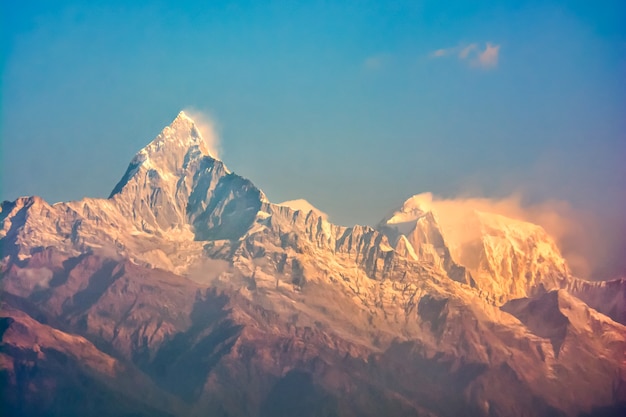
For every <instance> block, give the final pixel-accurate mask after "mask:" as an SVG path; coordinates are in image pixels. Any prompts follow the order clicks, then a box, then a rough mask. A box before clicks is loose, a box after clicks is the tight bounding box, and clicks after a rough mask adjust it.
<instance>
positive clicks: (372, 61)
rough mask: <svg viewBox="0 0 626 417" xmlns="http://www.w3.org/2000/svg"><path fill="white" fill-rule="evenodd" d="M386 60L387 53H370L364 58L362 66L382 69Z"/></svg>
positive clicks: (376, 69) (370, 68)
mask: <svg viewBox="0 0 626 417" xmlns="http://www.w3.org/2000/svg"><path fill="white" fill-rule="evenodd" d="M388 61H389V55H387V54H377V55H372V56H368V57H367V58H365V61H363V67H364V68H365V69H367V70H369V71H378V70H380V69H382V68H383V67H384V66H385V64H387V62H388Z"/></svg>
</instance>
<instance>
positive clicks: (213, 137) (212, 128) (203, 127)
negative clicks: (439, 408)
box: [184, 107, 222, 159]
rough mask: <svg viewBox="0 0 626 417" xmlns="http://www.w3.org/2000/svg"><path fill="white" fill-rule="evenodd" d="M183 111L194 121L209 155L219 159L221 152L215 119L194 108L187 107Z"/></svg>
mask: <svg viewBox="0 0 626 417" xmlns="http://www.w3.org/2000/svg"><path fill="white" fill-rule="evenodd" d="M184 111H185V113H186V114H187V115H188V116H189V117H190V118H191V119H192V120H193V121H194V123H195V125H196V128H197V129H198V130H199V131H200V135H201V136H202V138H203V139H204V142H205V143H206V145H207V148H208V150H209V153H210V154H211V156H212V157H213V158H217V159H219V158H220V157H221V153H222V146H221V142H220V137H219V134H218V129H217V123H216V122H215V119H214V118H213V117H211V116H210V115H209V114H207V113H206V112H202V111H200V110H197V109H194V108H189V107H187V108H185V110H184Z"/></svg>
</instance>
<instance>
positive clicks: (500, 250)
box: [0, 113, 626, 416]
mask: <svg viewBox="0 0 626 417" xmlns="http://www.w3.org/2000/svg"><path fill="white" fill-rule="evenodd" d="M290 205H291V206H292V207H305V210H294V209H293V208H291V207H289V206H290ZM290 205H289V204H288V205H276V204H272V203H270V202H269V201H267V199H266V198H265V196H264V194H263V193H262V192H261V191H260V190H259V189H258V188H256V187H255V186H254V185H253V184H252V183H251V182H250V181H248V180H246V179H244V178H242V177H240V176H238V175H236V174H234V173H231V172H230V171H229V170H228V169H227V168H226V167H225V166H224V164H223V163H222V162H221V161H219V160H217V159H214V158H213V157H212V156H211V155H210V154H209V153H208V152H207V148H206V146H205V144H204V142H203V139H202V138H201V136H200V134H199V133H198V131H197V129H196V128H195V125H194V123H193V121H192V120H191V119H189V118H188V117H187V116H185V115H184V114H182V113H181V115H179V116H178V117H177V118H176V120H174V122H173V123H172V125H170V126H168V127H166V128H165V129H164V130H163V132H162V133H161V134H160V135H159V136H157V138H156V139H155V140H154V141H153V142H152V143H150V144H149V145H148V146H147V147H146V148H144V149H143V150H141V151H140V152H139V153H138V154H137V155H136V156H135V158H134V159H133V160H132V161H131V164H130V165H129V168H128V170H127V172H126V173H125V174H124V176H123V177H122V179H121V180H120V182H119V183H118V184H117V186H116V187H115V188H114V190H113V192H112V193H111V196H110V197H109V198H108V199H84V200H81V201H74V202H69V203H58V204H54V205H49V204H47V203H46V202H45V201H43V200H41V199H39V198H36V197H31V198H22V199H18V200H17V201H15V202H4V203H3V204H2V207H1V211H0V222H1V223H0V226H1V230H0V245H1V258H2V260H1V263H0V268H1V270H0V271H1V273H2V281H1V282H2V303H3V304H2V317H3V318H2V320H3V321H2V323H3V324H2V326H3V327H2V329H4V331H3V336H2V345H1V346H2V349H1V350H0V358H1V359H2V361H1V366H2V371H1V372H2V373H1V375H2V377H3V378H4V380H3V382H5V383H6V384H3V386H5V387H6V388H5V397H4V398H6V399H7V400H5V401H6V402H7V404H10V405H11V407H13V409H14V410H16V414H17V415H20V413H21V415H43V413H44V408H43V407H42V408H38V409H36V408H32V409H30V408H29V409H26V408H23V405H24V404H25V402H28V403H32V402H36V401H40V400H41V399H42V398H44V397H42V396H44V394H43V391H44V389H43V388H42V387H44V386H45V387H51V386H54V387H56V388H55V389H57V391H58V392H66V390H69V389H71V387H73V386H75V385H76V386H78V385H80V384H82V388H81V390H80V391H79V394H77V395H76V398H75V400H76V402H75V403H73V405H72V406H71V407H70V406H69V405H67V404H65V403H64V402H62V401H57V402H54V401H53V402H50V403H46V402H43V403H41V404H52V405H50V407H46V408H48V409H54V410H58V415H72V414H74V415H79V414H80V415H89V414H94V415H95V414H96V412H97V410H98V409H99V408H98V407H99V405H98V404H101V403H102V402H103V401H109V400H110V399H111V398H115V399H116V401H118V403H119V404H120V405H119V408H117V409H111V410H109V411H106V410H105V414H107V413H108V414H109V415H120V414H123V413H127V414H129V415H130V414H133V415H155V414H156V415H159V413H161V414H163V415H206V414H210V415H230V416H257V415H259V416H270V415H271V416H274V415H295V414H301V415H341V416H343V415H345V416H353V415H364V416H368V415H370V416H378V415H407V416H408V415H430V416H455V415H460V414H464V415H476V416H492V415H520V416H521V415H578V414H580V413H587V412H592V411H594V410H599V409H601V408H603V409H604V410H605V411H607V410H608V411H607V412H611V410H613V411H615V412H618V411H619V410H620V409H619V407H621V406H622V405H621V404H624V401H626V388H625V387H626V384H625V381H626V368H625V365H624V352H625V349H626V328H625V327H624V326H623V323H624V313H623V312H624V281H623V280H622V281H615V282H612V283H588V282H584V281H581V280H577V279H575V278H573V277H571V276H570V275H569V272H568V269H567V267H566V265H565V262H564V261H563V259H562V257H561V256H560V254H559V252H558V249H557V248H556V246H555V244H554V242H553V241H552V240H551V239H550V237H549V236H548V235H547V234H546V233H545V231H543V230H542V229H541V228H540V227H538V226H535V225H531V224H528V223H523V222H519V221H516V220H513V219H507V218H504V217H502V216H498V215H495V214H488V213H478V212H477V213H474V217H473V218H472V219H468V222H471V224H472V227H474V228H475V229H476V230H477V231H478V233H477V234H476V237H475V238H474V239H473V240H469V241H464V242H462V244H461V243H460V242H454V241H452V240H451V239H450V238H449V237H448V236H446V233H444V232H443V231H442V229H441V227H440V226H439V223H438V220H437V213H436V212H433V211H432V210H430V208H429V207H428V205H427V202H425V201H424V200H423V199H422V198H421V197H420V196H416V197H414V198H412V199H410V200H408V201H407V203H405V204H404V205H403V207H402V208H400V209H399V210H397V211H395V212H394V213H393V214H392V215H391V216H388V217H387V218H386V219H385V220H383V221H382V222H381V223H380V224H379V225H378V226H377V227H376V228H371V227H367V226H354V227H350V228H346V227H341V226H337V225H333V224H332V223H330V222H328V221H327V219H326V217H325V215H324V214H323V213H322V212H320V211H319V210H316V209H314V208H310V207H309V205H303V204H299V205H297V206H294V205H293V204H290ZM576 297H578V298H576ZM581 300H582V301H581ZM605 314H606V315H605ZM620 323H621V324H620ZM42 352H43V353H42ZM39 370H41V372H40V371H39ZM49 370H50V371H49ZM51 370H53V371H51ZM81 381H83V382H84V381H89V383H87V384H84V383H82V382H81ZM57 391H54V392H57ZM137 392H139V393H143V392H145V393H146V396H148V397H149V398H157V399H158V400H156V399H155V400H154V401H152V400H150V401H145V400H142V399H141V398H143V397H138V396H137V395H136V393H137ZM45 398H48V397H45ZM26 399H28V401H27V400H26ZM46 401H52V400H49V399H48V400H46ZM20 407H22V408H20ZM64 407H65V408H64ZM107 410H108V409H107ZM55 412H56V411H55ZM98 415H102V414H98Z"/></svg>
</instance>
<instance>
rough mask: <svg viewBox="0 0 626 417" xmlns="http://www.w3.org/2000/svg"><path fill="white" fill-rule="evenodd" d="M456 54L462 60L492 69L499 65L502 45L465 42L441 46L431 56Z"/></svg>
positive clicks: (474, 65)
mask: <svg viewBox="0 0 626 417" xmlns="http://www.w3.org/2000/svg"><path fill="white" fill-rule="evenodd" d="M450 56H456V57H457V58H458V59H459V60H460V61H463V62H466V63H468V64H469V65H470V66H473V67H478V68H483V69H490V68H495V67H497V66H498V59H499V56H500V45H496V44H492V43H491V42H487V43H485V45H484V46H481V45H480V44H478V43H470V44H463V45H458V46H453V47H451V48H441V49H437V50H435V51H433V52H431V53H430V57H431V58H435V59H436V58H445V57H450Z"/></svg>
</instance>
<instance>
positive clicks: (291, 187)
mask: <svg viewBox="0 0 626 417" xmlns="http://www.w3.org/2000/svg"><path fill="white" fill-rule="evenodd" d="M1 2H2V3H1V4H2V13H1V15H2V22H1V26H2V28H1V29H0V30H1V31H2V38H1V42H2V86H1V87H2V130H1V134H2V169H1V173H2V188H1V190H0V199H2V200H4V199H15V198H16V197H18V196H20V195H32V194H37V195H40V196H42V197H44V198H45V199H46V200H48V201H50V202H55V201H62V200H69V199H79V198H82V197H83V196H91V197H105V196H107V195H108V194H109V192H110V191H111V189H112V188H113V186H114V185H115V183H116V182H117V181H118V179H119V178H120V177H121V176H122V174H123V173H124V170H125V169H126V166H127V164H128V162H129V161H130V159H131V158H132V157H133V155H134V153H135V152H136V151H137V150H139V149H140V148H141V147H142V146H144V145H145V144H146V143H148V142H149V141H150V140H151V139H152V138H153V137H154V136H155V135H156V134H157V133H158V132H159V131H160V130H161V128H162V127H164V126H165V125H167V124H169V122H170V121H171V120H172V119H173V118H174V117H175V116H176V114H177V113H178V112H179V111H180V110H181V109H183V108H190V107H191V108H194V109H196V110H199V111H203V112H206V113H208V114H210V115H211V117H212V118H213V119H214V120H215V121H216V123H217V124H218V126H219V132H220V136H221V148H222V151H223V152H222V159H223V160H224V161H225V163H226V164H227V166H228V167H229V168H230V169H231V170H234V171H235V172H237V173H239V174H242V175H244V176H246V177H248V178H250V179H251V180H252V181H253V182H254V183H255V184H256V185H257V186H259V187H260V188H261V189H263V190H264V191H265V192H266V194H267V195H268V197H269V198H270V199H271V200H272V201H275V202H279V201H283V200H290V199H296V198H301V197H304V198H306V199H308V200H309V201H311V202H312V203H313V204H314V205H316V206H318V207H319V208H320V209H321V210H323V211H325V212H327V213H328V214H329V215H330V217H331V220H334V221H336V222H338V223H341V224H354V223H369V224H372V223H375V222H377V221H378V220H379V219H380V218H382V217H383V216H384V215H385V214H386V213H387V212H388V210H390V209H391V208H393V207H394V206H396V205H399V204H400V203H401V202H402V201H403V200H404V199H406V198H407V197H409V196H410V195H412V194H416V193H419V192H423V191H432V192H434V193H436V194H439V195H443V196H448V197H449V196H455V195H459V194H462V195H470V196H486V197H503V196H507V195H509V194H511V193H512V192H521V193H522V194H523V195H524V197H525V199H526V200H528V201H542V200H545V199H558V200H565V201H567V202H569V203H571V204H572V205H574V206H576V207H581V208H584V209H588V210H592V211H594V212H595V213H598V215H601V216H604V217H606V218H610V219H617V218H623V214H622V213H624V212H626V197H625V194H626V168H625V165H626V163H625V161H626V117H625V114H626V87H625V86H626V81H625V74H626V24H625V23H626V22H625V20H626V2H624V1H623V0H617V1H610V0H606V1H566V0H563V1H556V0H554V1H509V2H506V1H448V2H442V1H415V0H413V1H351V2H340V1H312V2H307V1H284V2H261V1H250V2H234V1H233V2H220V1H176V2H173V1H172V2H159V1H150V2H142V1H119V2H114V1H111V2H90V1H80V2H71V1H60V0H59V1H47V2H37V1H28V2H25V1H8V0H1Z"/></svg>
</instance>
